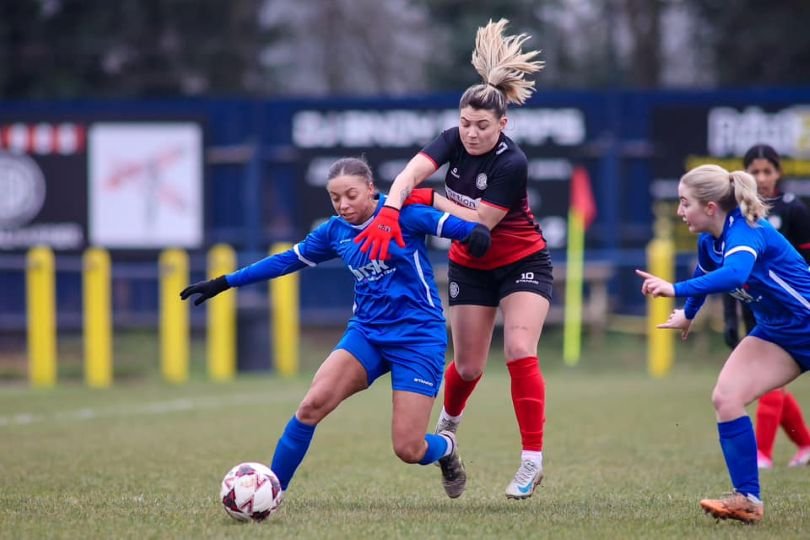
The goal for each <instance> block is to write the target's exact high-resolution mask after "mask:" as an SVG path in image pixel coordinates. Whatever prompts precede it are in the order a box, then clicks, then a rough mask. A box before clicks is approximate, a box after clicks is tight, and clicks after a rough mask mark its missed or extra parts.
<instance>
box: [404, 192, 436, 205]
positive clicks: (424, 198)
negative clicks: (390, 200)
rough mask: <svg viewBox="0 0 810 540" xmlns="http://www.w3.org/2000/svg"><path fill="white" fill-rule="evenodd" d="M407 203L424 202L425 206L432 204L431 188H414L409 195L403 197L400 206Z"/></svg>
mask: <svg viewBox="0 0 810 540" xmlns="http://www.w3.org/2000/svg"><path fill="white" fill-rule="evenodd" d="M409 204H424V205H425V206H433V190H432V189H431V188H416V189H414V190H413V191H411V194H410V196H408V198H407V199H405V202H404V203H402V206H406V205H409Z"/></svg>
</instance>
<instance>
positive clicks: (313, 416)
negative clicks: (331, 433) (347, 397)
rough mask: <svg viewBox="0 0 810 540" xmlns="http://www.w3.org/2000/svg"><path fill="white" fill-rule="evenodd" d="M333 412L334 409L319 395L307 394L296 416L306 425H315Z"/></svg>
mask: <svg viewBox="0 0 810 540" xmlns="http://www.w3.org/2000/svg"><path fill="white" fill-rule="evenodd" d="M331 410H332V407H330V406H329V404H328V402H327V400H325V399H322V398H321V397H320V396H318V395H309V394H307V395H306V396H305V397H304V399H303V401H301V404H300V405H299V406H298V410H297V411H296V412H295V416H297V417H298V419H299V420H300V421H301V422H303V423H305V424H308V425H315V424H317V423H318V422H320V421H321V420H323V419H324V418H325V417H326V415H327V414H329V412H330V411H331Z"/></svg>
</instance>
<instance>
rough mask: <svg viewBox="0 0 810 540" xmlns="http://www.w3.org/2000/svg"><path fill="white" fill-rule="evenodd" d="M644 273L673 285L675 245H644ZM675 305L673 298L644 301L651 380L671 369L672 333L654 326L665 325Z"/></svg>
mask: <svg viewBox="0 0 810 540" xmlns="http://www.w3.org/2000/svg"><path fill="white" fill-rule="evenodd" d="M647 271H648V272H649V273H651V274H653V275H655V276H658V277H660V278H662V279H665V280H667V281H670V282H672V281H673V280H674V279H675V245H674V243H673V242H672V240H668V239H663V238H656V239H654V240H652V241H651V242H650V243H649V245H648V246H647ZM674 306H675V299H674V298H660V297H659V298H652V297H649V298H647V340H648V344H647V369H648V371H649V373H650V375H652V376H653V377H665V376H667V375H668V374H669V372H670V370H671V369H672V361H673V357H674V354H675V335H676V334H677V332H676V331H674V330H662V329H659V328H656V325H658V324H661V323H663V322H666V320H667V319H668V318H669V315H670V313H672V310H673V309H674Z"/></svg>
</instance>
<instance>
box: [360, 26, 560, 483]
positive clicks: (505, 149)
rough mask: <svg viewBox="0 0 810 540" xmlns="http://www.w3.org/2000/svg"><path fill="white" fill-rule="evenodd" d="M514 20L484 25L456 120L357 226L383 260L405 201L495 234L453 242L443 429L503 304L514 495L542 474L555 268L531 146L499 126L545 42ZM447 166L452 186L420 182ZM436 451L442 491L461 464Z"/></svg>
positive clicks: (524, 93) (467, 391) (527, 89)
mask: <svg viewBox="0 0 810 540" xmlns="http://www.w3.org/2000/svg"><path fill="white" fill-rule="evenodd" d="M506 24H507V21H506V20H505V19H501V20H500V21H498V22H491V21H490V22H489V24H487V25H486V26H485V27H482V28H479V29H478V33H477V35H476V40H475V51H474V52H473V55H472V63H473V66H474V67H475V69H476V71H478V73H479V75H481V78H482V82H481V83H480V84H475V85H473V86H470V87H469V88H467V90H466V91H465V92H464V94H463V95H462V96H461V100H460V102H459V125H458V127H454V128H451V129H448V130H446V131H445V132H443V133H442V134H440V135H439V136H438V137H437V138H436V139H435V140H434V141H433V142H431V143H430V144H428V145H427V146H426V147H425V148H423V149H422V151H421V152H420V153H418V154H417V155H416V156H414V157H413V158H412V159H411V160H410V161H409V162H408V164H407V165H406V166H405V168H404V169H403V170H402V172H400V173H399V174H398V175H397V177H396V178H395V179H394V183H393V185H392V186H391V190H390V193H391V194H392V195H391V197H390V198H389V199H388V201H387V202H386V205H385V207H384V208H383V209H382V211H381V212H380V213H379V214H378V215H377V217H376V218H375V220H374V222H373V223H372V224H371V225H370V226H369V227H368V228H367V229H366V230H365V231H363V233H361V234H360V235H359V236H358V238H357V240H358V241H363V249H364V250H366V249H368V250H369V252H370V253H371V254H372V257H375V256H376V254H377V253H381V255H380V258H383V259H384V258H385V254H386V253H387V251H388V246H389V243H390V241H391V240H392V239H394V240H395V241H397V243H398V244H399V245H401V240H400V239H399V238H398V231H399V223H398V218H399V215H398V214H399V209H400V208H401V207H402V206H403V204H411V203H419V202H421V203H423V204H428V205H433V206H435V207H436V208H438V209H440V210H443V211H445V212H450V213H451V214H453V215H456V216H458V217H460V218H462V219H466V220H469V221H476V222H478V223H482V224H484V225H486V226H487V227H488V228H489V229H490V230H491V231H492V249H490V250H489V252H488V253H487V254H486V255H485V256H484V257H481V258H479V259H476V258H473V257H471V256H470V254H469V251H468V250H467V248H466V247H465V246H464V245H462V244H461V243H459V242H454V243H453V245H452V247H451V248H450V254H449V258H450V265H449V270H448V277H449V299H450V310H449V315H450V328H451V330H452V336H453V362H452V363H450V364H449V365H448V366H447V370H446V372H445V388H444V407H443V408H442V412H441V414H440V416H439V421H438V425H437V427H436V431H437V432H438V431H444V430H448V431H452V432H455V431H456V429H457V428H458V426H459V423H460V422H461V417H462V413H463V412H464V409H465V407H466V404H467V400H468V398H469V397H470V396H471V395H472V393H473V390H475V387H476V385H477V384H478V381H479V380H480V379H481V375H482V373H483V372H484V367H485V366H486V363H487V358H488V356H489V348H490V344H491V342H492V333H493V330H494V328H495V316H496V314H497V310H498V308H499V307H500V309H501V312H502V313H503V335H504V338H503V339H504V356H505V357H506V366H507V369H508V370H509V376H510V379H511V388H510V390H511V398H512V405H513V407H514V411H515V417H516V419H517V424H518V429H519V430H520V438H521V452H520V466H519V467H518V470H517V472H516V473H515V475H514V476H513V478H512V480H511V481H510V482H509V483H508V484H507V486H506V490H505V492H506V496H507V497H508V498H510V499H525V498H528V497H531V496H532V493H534V490H535V488H536V486H537V485H538V484H539V483H540V481H541V480H542V478H543V452H542V451H543V424H544V422H545V392H546V390H545V388H546V387H545V380H544V379H543V374H542V372H541V371H540V360H539V358H538V355H537V346H538V343H539V341H540V334H541V333H542V331H543V324H544V323H545V320H546V316H547V315H548V310H549V304H550V301H551V294H552V267H551V258H550V257H549V252H548V249H547V248H546V241H545V239H544V238H543V235H542V232H541V231H540V227H539V226H538V224H537V223H536V221H535V218H534V215H533V214H532V211H531V209H530V208H529V204H528V195H527V192H526V185H527V182H528V161H527V159H526V155H525V154H524V153H523V151H522V150H521V149H520V147H519V146H518V145H516V144H515V142H514V141H512V140H511V139H510V138H509V137H507V136H506V134H505V133H504V130H505V129H506V125H507V121H508V119H507V115H506V112H507V105H508V104H516V105H522V104H523V103H524V102H525V101H526V100H527V99H528V98H529V97H530V96H531V94H532V91H533V90H534V82H532V81H527V80H524V76H526V75H527V74H530V73H534V72H536V71H538V70H540V69H541V67H542V62H540V61H537V60H533V58H534V57H535V56H536V55H537V54H538V51H529V52H523V51H522V49H521V47H522V44H523V43H524V42H525V41H526V40H527V39H528V36H526V35H523V34H521V35H518V36H504V35H503V32H504V29H505V27H506ZM445 163H447V164H448V167H447V174H446V176H445V193H446V195H447V197H446V198H445V197H442V196H441V195H439V194H438V193H434V192H433V190H431V189H426V188H420V189H415V190H414V188H415V187H416V186H418V185H419V184H420V183H421V182H423V181H424V180H425V179H427V178H428V177H429V176H430V175H432V174H433V173H434V172H435V171H436V169H438V168H439V167H440V166H441V165H442V164H445ZM446 461H448V460H440V461H439V463H440V465H441V466H442V475H443V480H442V481H443V483H444V487H445V490H446V491H447V494H448V495H450V496H457V495H460V494H461V491H463V490H464V483H463V482H461V481H459V480H458V478H457V475H456V474H455V470H456V468H455V467H453V466H452V464H448V463H446Z"/></svg>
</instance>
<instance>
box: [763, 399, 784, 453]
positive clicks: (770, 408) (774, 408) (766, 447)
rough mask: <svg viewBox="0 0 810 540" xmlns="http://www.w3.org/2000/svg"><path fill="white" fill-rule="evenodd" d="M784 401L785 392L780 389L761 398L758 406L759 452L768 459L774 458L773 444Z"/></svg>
mask: <svg viewBox="0 0 810 540" xmlns="http://www.w3.org/2000/svg"><path fill="white" fill-rule="evenodd" d="M784 401H785V394H784V391H783V390H782V389H781V388H778V389H776V390H771V391H770V392H768V393H767V394H764V395H763V396H762V397H761V398H759V405H757V428H756V434H757V450H759V451H760V453H761V454H762V455H764V456H765V457H767V458H768V459H772V458H773V442H774V440H776V432H777V430H778V429H779V421H780V419H781V417H782V404H783V403H784Z"/></svg>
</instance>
